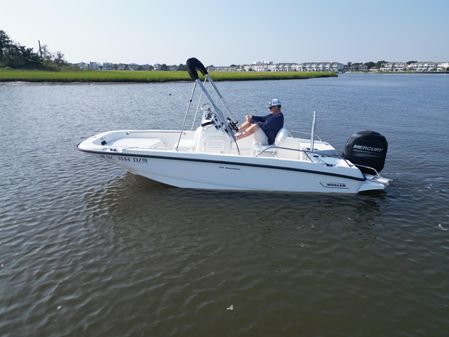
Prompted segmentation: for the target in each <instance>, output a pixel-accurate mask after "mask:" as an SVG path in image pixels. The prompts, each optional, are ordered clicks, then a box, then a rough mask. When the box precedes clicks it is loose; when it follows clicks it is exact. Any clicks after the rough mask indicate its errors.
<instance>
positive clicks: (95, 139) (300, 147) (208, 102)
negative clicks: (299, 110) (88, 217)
mask: <svg viewBox="0 0 449 337" xmlns="http://www.w3.org/2000/svg"><path fill="white" fill-rule="evenodd" d="M186 65H187V69H188V73H189V75H190V77H191V79H192V80H193V88H192V92H191V95H190V99H189V101H188V106H187V111H186V113H185V115H184V119H183V124H182V128H181V130H138V129H135V130H115V131H107V132H102V133H99V134H96V135H93V136H91V137H89V138H87V139H85V140H84V141H82V142H81V143H80V144H78V149H79V150H81V151H83V152H86V153H89V154H93V155H95V156H97V157H99V158H101V159H104V160H106V161H108V162H111V163H113V164H116V165H118V166H121V167H122V168H124V169H125V170H127V171H129V172H131V173H133V174H136V175H139V176H143V177H146V178H149V179H152V180H155V181H157V182H160V183H163V184H167V185H170V186H175V187H179V188H190V189H205V190H225V191H265V192H294V193H326V194H328V193H347V194H355V193H359V192H365V191H373V190H384V189H385V188H386V187H387V186H388V185H389V184H390V183H391V180H390V179H388V178H385V177H383V176H381V175H380V171H381V170H382V169H383V167H384V163H385V159H386V154H387V148H388V142H387V140H386V139H385V137H384V136H383V135H381V134H379V133H377V132H374V131H363V132H359V133H357V134H354V135H352V136H351V137H350V138H349V139H348V141H347V143H346V146H345V149H344V151H343V153H341V154H339V153H337V151H336V149H335V148H334V147H333V146H332V145H331V144H329V143H328V142H325V141H323V140H321V138H319V137H318V136H316V134H315V129H316V114H315V113H313V119H312V127H311V131H310V135H309V134H307V137H306V136H303V137H301V136H298V135H296V134H295V133H293V132H290V131H288V130H287V128H285V127H284V128H282V129H281V130H280V131H279V132H278V134H277V136H276V139H275V142H274V144H272V145H268V146H267V145H261V144H259V143H257V142H255V140H254V139H252V137H247V138H244V139H241V140H238V141H237V140H236V136H235V134H236V132H237V131H238V126H237V121H236V119H235V118H234V116H233V114H232V111H231V109H230V106H229V104H228V103H227V101H226V100H225V98H224V97H223V95H222V94H221V92H220V91H219V89H218V87H217V85H216V84H215V83H214V81H213V80H212V78H211V77H210V75H209V73H208V71H207V69H206V68H205V67H204V65H203V64H202V63H201V62H200V61H199V60H198V59H196V58H190V59H188V60H187V62H186ZM200 74H202V76H200ZM194 98H196V100H197V101H198V104H197V107H196V109H194V108H193V107H192V105H193V104H192V103H193V101H194ZM193 111H194V115H193V121H194V122H195V121H197V119H198V121H197V122H199V125H198V127H196V128H194V124H192V127H191V128H190V129H189V128H188V127H187V126H186V124H187V117H188V116H191V115H192V114H193ZM189 124H190V123H189Z"/></svg>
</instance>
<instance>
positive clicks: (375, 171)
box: [352, 163, 380, 177]
mask: <svg viewBox="0 0 449 337" xmlns="http://www.w3.org/2000/svg"><path fill="white" fill-rule="evenodd" d="M352 164H353V165H354V166H356V167H363V168H366V169H368V170H373V171H374V173H375V174H374V175H375V176H376V177H380V174H379V172H377V170H376V169H375V168H374V167H371V166H365V165H360V164H354V163H352ZM362 173H363V172H362Z"/></svg>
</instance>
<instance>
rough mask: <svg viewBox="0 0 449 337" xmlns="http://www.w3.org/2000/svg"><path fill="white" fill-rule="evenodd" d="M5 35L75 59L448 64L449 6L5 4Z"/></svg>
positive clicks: (318, 1) (359, 0) (69, 0)
mask: <svg viewBox="0 0 449 337" xmlns="http://www.w3.org/2000/svg"><path fill="white" fill-rule="evenodd" d="M0 29H3V30H5V31H6V32H7V33H8V34H9V36H10V37H12V38H13V39H14V40H15V41H17V42H19V43H21V44H24V45H27V46H30V47H34V48H35V49H37V40H41V42H43V43H45V44H47V45H48V46H49V49H50V50H51V51H57V50H60V51H62V52H63V53H64V54H65V57H66V59H67V60H68V61H69V62H80V61H97V62H107V61H109V62H124V63H131V62H135V63H150V64H154V63H167V64H179V63H184V62H185V60H186V59H187V58H188V57H191V56H196V57H198V58H200V59H201V60H203V62H204V63H205V64H207V65H209V64H214V65H229V64H232V63H235V64H243V63H251V62H253V61H258V60H271V61H274V62H305V61H340V62H344V63H346V62H348V61H352V62H357V61H363V62H366V61H371V60H372V61H377V60H384V59H385V60H388V61H408V60H420V61H428V60H433V61H448V60H449V0H428V1H416V0H408V1H405V0H390V1H384V0H379V1H363V0H340V1H333V0H327V1H326V0H308V1H302V0H296V1H295V0H286V1H280V0H277V1H273V0H258V1H252V0H249V1H245V0H240V1H234V0H227V1H225V0H222V1H218V0H210V1H207V0H164V1H143V0H127V1H120V0H98V1H97V0H59V1H57V0H20V1H11V0H0Z"/></svg>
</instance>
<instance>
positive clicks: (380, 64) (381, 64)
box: [375, 60, 387, 69]
mask: <svg viewBox="0 0 449 337" xmlns="http://www.w3.org/2000/svg"><path fill="white" fill-rule="evenodd" d="M385 63H387V61H385V60H384V61H377V62H376V65H375V67H376V68H377V69H380V68H382V66H383V65H384V64H385Z"/></svg>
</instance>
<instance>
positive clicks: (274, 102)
mask: <svg viewBox="0 0 449 337" xmlns="http://www.w3.org/2000/svg"><path fill="white" fill-rule="evenodd" d="M272 106H281V101H280V100H279V99H277V98H273V99H272V100H271V101H270V102H268V107H269V108H271V107H272Z"/></svg>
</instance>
